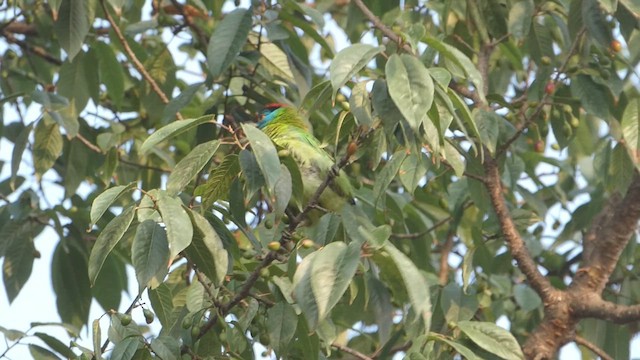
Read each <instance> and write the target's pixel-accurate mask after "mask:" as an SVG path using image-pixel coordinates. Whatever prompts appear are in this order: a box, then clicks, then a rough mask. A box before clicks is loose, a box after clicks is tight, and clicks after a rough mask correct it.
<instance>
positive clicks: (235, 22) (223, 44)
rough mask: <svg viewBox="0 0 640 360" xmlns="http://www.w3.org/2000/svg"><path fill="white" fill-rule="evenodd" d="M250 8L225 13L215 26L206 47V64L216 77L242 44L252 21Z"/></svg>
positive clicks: (230, 61) (225, 68) (233, 58)
mask: <svg viewBox="0 0 640 360" xmlns="http://www.w3.org/2000/svg"><path fill="white" fill-rule="evenodd" d="M251 16H252V12H251V10H247V9H242V8H238V9H235V10H234V11H232V12H230V13H228V14H226V15H225V16H224V18H223V19H222V21H221V22H220V23H219V24H218V25H217V26H216V28H215V30H214V31H213V34H211V38H210V39H209V46H208V47H207V66H208V67H209V72H210V73H211V75H212V76H213V78H214V79H217V78H218V77H220V75H222V73H224V72H225V71H226V70H227V68H229V66H230V65H231V63H233V61H234V60H235V58H236V56H238V53H240V50H241V49H242V47H243V46H244V44H245V43H246V41H247V37H248V36H249V31H251V25H253V21H252V19H251Z"/></svg>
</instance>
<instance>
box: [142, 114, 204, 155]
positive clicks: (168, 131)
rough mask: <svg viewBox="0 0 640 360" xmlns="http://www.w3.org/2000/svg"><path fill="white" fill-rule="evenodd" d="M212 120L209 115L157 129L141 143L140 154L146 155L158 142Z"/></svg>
mask: <svg viewBox="0 0 640 360" xmlns="http://www.w3.org/2000/svg"><path fill="white" fill-rule="evenodd" d="M213 120H214V119H213V118H212V116H211V115H205V116H201V117H199V118H195V119H188V120H180V121H175V122H172V123H171V124H169V125H167V126H164V127H162V128H160V129H158V130H157V131H156V132H154V133H153V134H151V135H150V136H149V137H148V138H147V140H145V141H144V143H142V146H140V152H141V153H142V154H146V153H148V152H149V151H151V149H153V147H154V146H156V145H158V144H159V143H160V142H162V141H164V140H167V139H169V138H171V137H173V136H177V135H179V134H182V133H183V132H185V131H187V130H190V129H193V128H194V127H196V126H198V125H200V124H204V123H206V122H210V121H213Z"/></svg>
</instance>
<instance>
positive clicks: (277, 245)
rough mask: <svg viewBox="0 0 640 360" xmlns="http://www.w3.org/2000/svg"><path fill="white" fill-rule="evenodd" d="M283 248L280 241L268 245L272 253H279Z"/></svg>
mask: <svg viewBox="0 0 640 360" xmlns="http://www.w3.org/2000/svg"><path fill="white" fill-rule="evenodd" d="M281 247H282V245H281V244H280V242H278V241H272V242H270V243H269V244H268V245H267V248H269V250H271V251H278V250H280V248H281Z"/></svg>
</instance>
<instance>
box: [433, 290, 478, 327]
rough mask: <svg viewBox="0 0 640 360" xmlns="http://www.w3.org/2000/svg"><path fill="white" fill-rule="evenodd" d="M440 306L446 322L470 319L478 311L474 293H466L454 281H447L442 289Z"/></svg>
mask: <svg viewBox="0 0 640 360" xmlns="http://www.w3.org/2000/svg"><path fill="white" fill-rule="evenodd" d="M440 307H441V308H442V312H443V313H444V318H445V320H446V321H447V322H451V321H453V322H456V323H457V322H459V321H466V320H471V319H472V318H473V316H474V315H475V314H476V311H478V300H477V299H476V295H475V294H471V295H466V294H465V293H464V292H463V291H462V289H461V288H460V286H458V284H456V283H449V284H447V286H445V287H444V288H443V289H442V295H441V297H440Z"/></svg>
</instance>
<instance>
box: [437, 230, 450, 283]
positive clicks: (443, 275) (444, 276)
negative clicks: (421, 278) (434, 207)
mask: <svg viewBox="0 0 640 360" xmlns="http://www.w3.org/2000/svg"><path fill="white" fill-rule="evenodd" d="M452 248H453V232H451V231H450V232H449V234H447V240H446V241H445V242H444V244H443V245H442V252H441V253H440V271H439V272H438V280H439V281H440V285H442V286H445V285H447V282H448V281H449V252H451V249H452Z"/></svg>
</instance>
